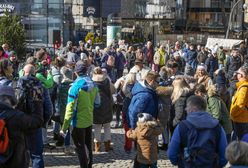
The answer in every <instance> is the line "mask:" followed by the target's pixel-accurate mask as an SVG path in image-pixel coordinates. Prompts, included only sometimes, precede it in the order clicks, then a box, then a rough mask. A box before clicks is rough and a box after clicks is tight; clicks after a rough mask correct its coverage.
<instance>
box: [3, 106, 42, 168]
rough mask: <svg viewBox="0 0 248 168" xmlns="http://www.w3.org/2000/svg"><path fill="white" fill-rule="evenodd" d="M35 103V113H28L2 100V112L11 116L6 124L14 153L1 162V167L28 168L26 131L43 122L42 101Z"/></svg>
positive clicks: (35, 127)
mask: <svg viewBox="0 0 248 168" xmlns="http://www.w3.org/2000/svg"><path fill="white" fill-rule="evenodd" d="M34 105H35V106H36V110H35V111H34V113H32V114H31V115H27V114H25V113H23V112H21V111H18V110H15V109H13V108H12V107H10V106H8V105H6V104H4V103H2V102H0V113H3V112H4V114H3V116H11V118H10V119H9V120H8V121H7V124H6V125H7V129H8V133H9V139H10V142H11V144H12V145H10V146H11V148H12V149H13V154H12V156H11V157H10V158H9V160H8V161H7V162H6V163H5V164H4V165H1V164H0V167H1V168H16V167H20V168H28V166H29V155H28V152H27V147H26V140H25V139H26V135H25V132H26V131H28V130H30V129H37V128H39V127H41V126H42V124H43V108H42V103H36V102H34ZM13 113H15V114H13ZM12 114H13V115H12Z"/></svg>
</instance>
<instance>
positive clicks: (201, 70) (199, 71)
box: [198, 69, 205, 77]
mask: <svg viewBox="0 0 248 168" xmlns="http://www.w3.org/2000/svg"><path fill="white" fill-rule="evenodd" d="M198 75H199V76H200V77H201V76H204V75H205V70H204V69H198Z"/></svg>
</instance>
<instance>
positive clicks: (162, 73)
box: [159, 66, 168, 80]
mask: <svg viewBox="0 0 248 168" xmlns="http://www.w3.org/2000/svg"><path fill="white" fill-rule="evenodd" d="M159 75H160V77H161V79H162V80H167V79H168V70H167V68H166V67H165V66H163V67H161V68H160V71H159Z"/></svg>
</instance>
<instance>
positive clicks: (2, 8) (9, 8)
mask: <svg viewBox="0 0 248 168" xmlns="http://www.w3.org/2000/svg"><path fill="white" fill-rule="evenodd" d="M14 10H15V6H14V5H11V4H1V3H0V16H3V15H4V13H5V12H9V13H12V12H13V11H14Z"/></svg>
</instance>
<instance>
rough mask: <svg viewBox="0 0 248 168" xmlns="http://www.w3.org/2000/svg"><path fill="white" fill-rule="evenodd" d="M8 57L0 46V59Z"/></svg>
mask: <svg viewBox="0 0 248 168" xmlns="http://www.w3.org/2000/svg"><path fill="white" fill-rule="evenodd" d="M6 58H8V55H7V54H6V53H5V52H4V50H3V48H2V47H1V46H0V60H2V59H6Z"/></svg>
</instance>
